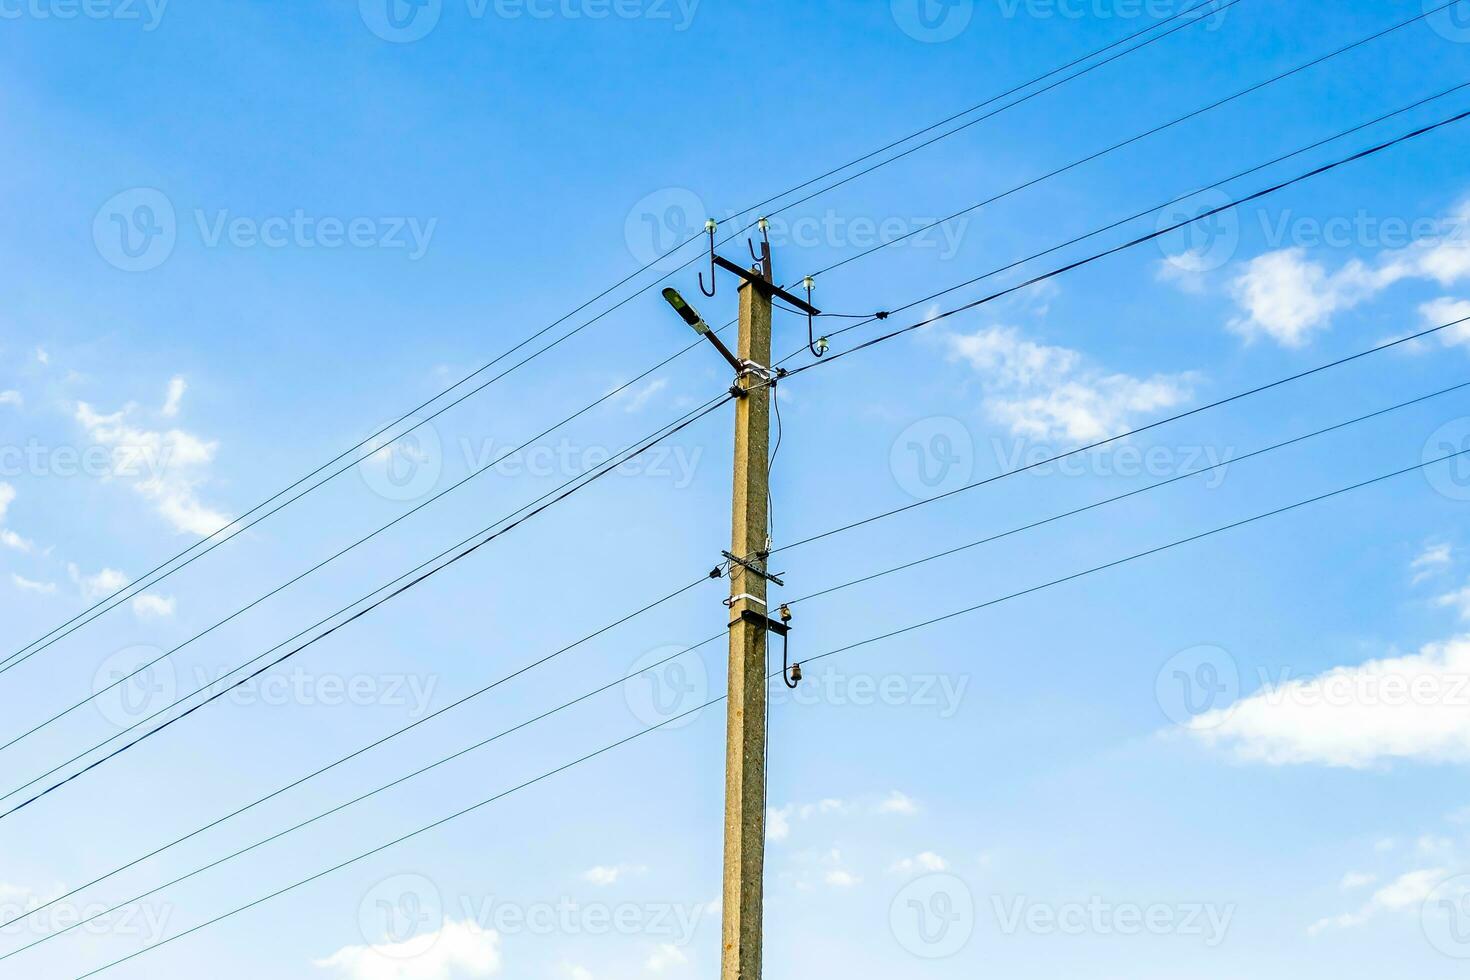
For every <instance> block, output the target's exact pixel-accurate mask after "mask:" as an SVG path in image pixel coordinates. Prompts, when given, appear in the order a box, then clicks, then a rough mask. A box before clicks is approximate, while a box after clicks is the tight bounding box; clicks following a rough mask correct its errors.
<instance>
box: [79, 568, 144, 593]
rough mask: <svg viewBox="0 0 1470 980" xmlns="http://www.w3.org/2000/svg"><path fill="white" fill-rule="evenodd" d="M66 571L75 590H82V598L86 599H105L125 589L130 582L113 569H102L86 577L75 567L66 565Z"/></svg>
mask: <svg viewBox="0 0 1470 980" xmlns="http://www.w3.org/2000/svg"><path fill="white" fill-rule="evenodd" d="M66 571H67V574H68V575H70V576H71V580H72V582H74V583H75V584H76V586H77V588H79V589H81V590H82V596H83V597H84V598H87V599H105V598H106V597H108V596H110V595H112V594H113V593H115V592H117V591H119V590H120V589H124V588H126V587H127V585H128V583H129V582H130V581H132V580H131V579H129V578H128V577H127V576H126V575H124V574H123V573H122V572H119V571H118V570H117V569H115V568H104V569H102V571H100V572H97V573H96V574H95V575H87V574H86V573H84V572H83V571H82V570H81V569H80V568H78V567H77V566H76V565H67V566H66Z"/></svg>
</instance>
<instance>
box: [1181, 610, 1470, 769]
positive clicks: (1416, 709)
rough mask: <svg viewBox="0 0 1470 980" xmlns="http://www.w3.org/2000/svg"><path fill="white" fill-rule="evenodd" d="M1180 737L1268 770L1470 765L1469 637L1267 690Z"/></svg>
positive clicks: (1200, 720)
mask: <svg viewBox="0 0 1470 980" xmlns="http://www.w3.org/2000/svg"><path fill="white" fill-rule="evenodd" d="M1189 731H1190V732H1191V733H1192V734H1193V735H1194V736H1195V737H1196V738H1198V739H1199V740H1201V741H1202V742H1205V743H1206V744H1209V745H1213V746H1222V747H1228V748H1230V749H1232V750H1233V751H1234V753H1235V755H1236V756H1237V757H1239V758H1240V759H1241V760H1243V761H1248V762H1258V763H1264V764H1267V765H1275V766H1281V765H1301V764H1313V763H1315V764H1320V765H1326V766H1337V767H1346V768H1355V769H1357V768H1364V767H1367V766H1371V765H1375V764H1380V763H1385V762H1388V761H1391V760H1394V759H1414V760H1419V761H1424V762H1456V763H1464V762H1470V636H1462V637H1457V638H1455V639H1452V640H1449V641H1447V642H1444V643H1435V644H1430V645H1428V646H1425V647H1424V648H1423V649H1422V650H1421V651H1420V652H1419V653H1417V654H1411V655H1408V656H1402V657H1394V658H1389V659H1384V660H1374V661H1369V662H1367V663H1364V664H1361V665H1359V666H1356V667H1338V668H1335V669H1333V670H1330V671H1328V672H1327V673H1325V674H1322V675H1320V676H1317V677H1310V678H1303V679H1300V680H1287V681H1284V682H1282V683H1279V684H1275V685H1272V686H1270V687H1267V688H1265V689H1263V690H1261V691H1259V692H1257V693H1256V694H1254V695H1252V696H1250V697H1248V698H1246V699H1244V700H1242V701H1239V702H1237V703H1236V704H1234V705H1232V706H1229V707H1225V708H1221V709H1217V710H1215V711H1211V712H1207V713H1206V714H1203V715H1200V716H1199V717H1197V718H1195V719H1194V720H1193V721H1192V722H1191V723H1190V726H1189Z"/></svg>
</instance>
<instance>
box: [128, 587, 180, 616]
mask: <svg viewBox="0 0 1470 980" xmlns="http://www.w3.org/2000/svg"><path fill="white" fill-rule="evenodd" d="M133 614H134V615H135V616H137V617H138V618H139V619H165V618H167V617H169V616H172V615H173V614H174V598H173V596H162V595H151V594H148V593H144V594H143V595H138V596H134V597H133Z"/></svg>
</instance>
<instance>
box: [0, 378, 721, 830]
mask: <svg viewBox="0 0 1470 980" xmlns="http://www.w3.org/2000/svg"><path fill="white" fill-rule="evenodd" d="M732 397H733V396H731V395H728V394H726V395H721V396H720V397H718V398H716V399H715V400H713V401H712V402H709V403H707V404H706V405H705V406H702V407H701V408H698V409H695V410H694V411H693V412H691V413H689V414H688V415H687V416H686V417H685V418H684V420H683V421H681V422H679V423H678V424H677V425H674V426H673V427H672V428H668V427H666V431H664V432H662V434H660V435H658V436H655V437H653V438H652V439H650V440H649V441H647V442H644V443H643V445H641V446H639V447H638V448H637V449H634V450H632V451H631V453H628V454H627V455H626V456H625V457H624V458H622V459H618V456H619V455H623V454H617V455H614V456H613V457H612V458H611V459H609V460H608V461H607V462H605V463H604V464H602V466H600V467H596V468H594V469H593V470H591V471H589V473H586V474H581V475H579V476H577V477H573V478H572V479H571V480H568V481H567V482H566V483H563V484H562V485H561V486H560V487H558V488H556V489H555V490H553V491H550V492H549V493H548V494H546V495H544V496H543V497H542V498H540V499H541V500H542V501H543V502H542V503H540V504H539V506H537V507H535V508H534V509H532V510H529V511H526V512H525V513H524V514H522V515H521V516H520V517H518V518H516V519H515V520H514V521H512V522H510V523H509V524H505V525H504V526H501V527H497V528H496V529H495V530H493V531H489V532H488V533H486V534H485V535H484V536H483V537H480V539H479V540H478V541H475V542H474V543H473V544H471V545H469V546H468V547H465V548H463V549H462V550H460V551H458V552H456V553H455V554H454V555H452V556H451V557H449V558H448V559H447V560H446V561H444V562H443V563H441V564H439V565H436V566H435V567H433V568H430V569H428V570H427V571H424V572H421V573H420V574H418V575H417V576H416V577H414V578H412V579H409V581H407V582H405V583H404V584H402V585H399V586H397V587H395V588H392V589H391V591H388V592H387V593H386V594H384V595H382V596H380V597H379V598H377V599H374V600H372V601H371V602H370V603H369V604H368V605H366V606H364V607H363V608H361V609H359V610H357V611H355V612H353V613H351V614H350V615H348V616H346V618H345V619H343V620H341V621H340V622H337V623H335V624H333V625H332V626H330V627H328V628H327V629H326V630H324V631H322V632H321V633H318V634H317V635H315V636H313V637H311V638H310V639H308V640H306V641H305V642H303V643H301V644H300V645H298V646H296V647H294V648H293V649H291V650H288V651H287V652H286V653H284V654H282V655H281V656H279V657H277V658H276V659H274V660H272V661H270V662H268V663H266V664H264V665H263V666H261V667H259V668H257V669H256V670H254V671H253V672H251V673H249V674H247V675H245V676H244V677H242V678H240V679H239V680H238V681H235V682H234V683H232V684H230V685H229V686H227V687H224V688H221V689H220V690H218V691H216V692H214V693H213V694H210V695H209V696H208V697H207V698H205V699H204V700H203V701H201V702H199V703H198V704H195V705H193V706H191V707H189V708H188V709H187V710H185V711H184V712H182V713H181V714H179V715H176V716H174V717H173V718H170V719H168V720H167V721H165V722H163V723H162V724H160V725H159V726H157V727H156V728H152V729H150V730H148V731H147V732H144V733H143V734H142V735H140V736H138V737H137V738H136V739H134V740H132V741H131V742H127V743H125V744H123V745H121V746H119V747H118V748H116V749H114V750H112V751H111V752H109V753H107V754H106V755H103V756H101V757H100V758H98V759H96V760H94V761H92V762H90V763H88V764H87V765H85V766H83V767H82V768H80V769H78V770H76V771H75V772H72V773H70V774H69V775H67V776H65V777H64V778H62V779H60V780H58V781H57V782H55V783H52V784H50V785H49V786H47V787H46V788H45V789H43V790H41V791H40V792H38V793H36V794H34V795H32V796H30V797H29V798H27V799H25V800H24V801H23V802H21V803H18V804H16V805H15V806H13V807H10V808H9V809H7V810H5V811H4V812H3V813H0V821H3V820H5V819H6V818H8V817H10V816H12V815H14V814H15V813H17V812H19V811H20V810H23V809H25V808H26V807H28V806H30V805H31V804H32V803H35V802H36V801H37V800H40V799H42V798H44V797H46V796H49V795H50V794H51V793H54V792H55V791H56V790H58V789H60V788H61V787H63V786H65V785H67V784H68V783H71V782H73V781H74V780H76V779H78V778H80V777H81V776H83V775H84V774H86V773H88V772H91V771H92V770H94V769H96V768H98V767H99V766H102V765H104V764H105V763H107V762H109V761H111V760H112V759H115V758H117V757H118V756H120V755H122V754H123V753H124V752H127V751H128V750H130V749H132V748H133V747H135V746H137V745H138V744H140V743H142V742H144V741H146V740H148V739H150V738H152V737H153V736H155V735H157V734H159V733H160V732H162V731H164V730H166V729H168V728H170V727H172V726H173V725H175V724H176V723H178V722H180V721H182V720H184V719H185V718H187V717H189V716H190V715H192V714H194V713H195V712H196V711H199V710H200V709H201V708H203V707H204V706H205V705H208V704H211V703H213V702H215V701H217V700H219V699H220V698H222V697H224V696H225V695H226V694H228V693H229V692H230V691H233V690H235V689H237V688H239V687H240V686H242V685H243V684H246V683H248V682H249V681H251V680H253V679H254V678H256V677H258V676H260V675H261V674H263V673H265V672H266V671H268V670H270V669H272V668H273V667H275V666H277V665H279V664H281V663H282V662H284V661H286V660H289V659H290V658H292V657H294V656H296V655H297V654H299V653H301V652H302V651H303V650H306V649H307V648H309V647H311V646H313V645H315V644H316V643H318V642H320V641H321V640H323V639H325V638H326V637H328V636H331V635H332V634H333V633H335V632H337V631H338V630H340V629H342V628H343V627H344V626H346V625H348V624H349V623H352V622H355V621H356V620H358V619H361V618H362V617H363V616H365V615H367V614H368V613H369V612H372V611H373V610H374V609H377V608H378V607H380V606H382V605H383V604H384V603H386V602H388V601H389V600H391V599H394V598H397V597H398V596H400V595H402V594H403V593H405V592H407V591H409V590H410V589H412V588H414V587H415V586H417V585H419V584H420V583H422V582H424V581H427V580H428V579H429V578H431V577H433V576H434V575H437V574H438V573H439V572H441V571H443V570H444V569H446V568H448V567H449V566H451V565H453V564H455V563H457V562H459V561H460V560H462V559H464V558H466V557H468V556H469V555H471V554H474V553H475V552H476V551H478V550H479V549H480V548H483V547H484V546H485V545H487V544H489V543H490V542H491V541H494V540H495V539H496V538H499V537H500V536H502V535H504V534H506V533H508V532H510V531H511V530H513V529H514V528H516V527H518V526H520V525H521V524H523V523H525V522H526V521H528V520H530V519H531V518H533V517H535V516H536V515H537V514H540V513H542V512H543V511H545V510H546V509H547V508H549V507H552V506H555V505H556V504H558V503H560V502H561V501H563V500H565V499H567V498H568V497H570V496H571V495H572V494H574V493H576V492H578V491H579V490H581V489H583V488H584V487H587V486H590V485H591V484H592V483H593V482H595V481H596V480H599V479H601V478H602V477H604V476H606V475H607V474H608V473H611V472H613V471H614V470H615V469H616V468H617V467H618V466H621V465H623V464H624V463H626V462H628V461H629V460H632V459H634V458H636V457H638V456H640V455H642V454H643V453H645V452H647V451H648V450H649V449H652V448H653V447H654V446H656V445H658V443H660V442H662V441H663V440H665V439H667V438H669V437H670V436H673V435H675V434H676V433H678V432H680V431H682V430H683V429H685V428H687V427H688V426H690V425H692V424H694V423H695V422H697V421H699V420H700V419H702V418H704V417H705V416H706V415H708V414H710V413H711V412H713V411H714V410H715V409H717V408H719V407H720V406H722V405H724V404H725V403H726V402H728V401H730V400H731V398H732ZM589 474H590V475H589ZM578 481H581V482H578ZM523 509H524V508H523ZM497 523H499V522H497ZM456 547H459V546H456ZM450 550H453V549H450ZM444 554H447V552H445V553H444ZM439 557H443V555H442V554H441V555H440V556H439ZM436 560H438V559H437V558H433V559H430V560H429V562H433V561H436ZM429 562H426V563H425V564H428V563H429ZM423 567H424V566H423V565H420V566H419V568H423ZM415 571H418V569H415ZM407 574H410V575H411V574H413V573H412V572H410V573H407ZM404 577H405V576H399V577H398V578H396V579H394V581H400V580H402V579H403V578H404ZM390 584H391V583H390ZM387 588H389V586H383V587H382V588H379V589H376V590H374V592H372V593H369V595H375V594H376V593H378V592H382V591H384V589H387ZM359 601H362V600H359ZM352 605H356V603H352V604H349V605H348V606H346V607H344V608H343V610H341V611H339V613H337V614H334V616H332V617H328V619H332V618H335V616H336V615H341V614H342V613H345V612H346V610H347V609H350V608H351V607H352ZM323 622H326V620H323ZM318 625H321V624H320V623H319V624H318ZM299 635H300V634H298V636H299ZM287 642H290V641H287ZM278 648H279V647H277V648H276V649H278ZM268 652H269V651H268ZM262 656H263V655H262ZM257 659H259V658H257ZM205 689H206V688H200V689H199V690H196V691H194V692H192V693H191V694H189V695H186V696H185V697H184V698H181V699H180V700H179V701H176V702H175V703H174V705H172V706H170V707H173V706H176V705H177V704H179V703H181V702H182V701H183V700H187V698H189V697H192V696H193V695H194V694H197V693H200V691H202V690H205ZM163 710H165V711H166V710H169V709H167V708H166V709H163ZM156 716H157V715H156V714H155V715H154V716H153V717H156ZM134 727H136V726H134ZM116 738H117V736H113V737H111V738H108V739H106V740H104V741H103V742H101V743H99V744H98V745H96V746H93V747H92V748H91V749H88V750H87V751H86V752H83V753H81V754H80V755H78V756H75V757H73V758H72V759H71V760H69V761H68V762H64V763H62V764H61V765H60V766H57V767H55V768H53V769H51V770H49V771H48V772H46V773H43V774H42V775H40V776H37V777H36V778H34V779H32V780H30V781H29V782H27V783H25V784H23V785H22V786H19V787H17V788H15V789H12V790H10V791H9V792H7V793H5V794H3V796H0V799H8V798H10V797H12V796H14V795H16V794H17V793H19V792H21V791H22V790H24V789H26V788H27V787H29V786H32V785H34V784H36V783H37V782H39V781H41V780H42V779H45V778H46V777H48V776H50V775H53V774H55V773H56V772H58V771H59V770H61V769H63V768H65V767H66V766H68V765H70V764H71V763H72V762H76V761H78V760H79V759H81V758H83V757H85V756H86V755H88V754H90V753H91V752H92V751H95V750H96V749H97V748H100V747H102V746H105V745H107V744H109V743H110V742H112V741H115V740H116Z"/></svg>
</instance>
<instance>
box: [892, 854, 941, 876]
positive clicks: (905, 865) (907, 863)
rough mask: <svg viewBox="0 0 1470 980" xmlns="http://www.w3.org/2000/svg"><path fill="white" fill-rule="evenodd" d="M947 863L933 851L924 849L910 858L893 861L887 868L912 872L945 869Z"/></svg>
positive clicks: (900, 872)
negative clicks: (891, 865)
mask: <svg viewBox="0 0 1470 980" xmlns="http://www.w3.org/2000/svg"><path fill="white" fill-rule="evenodd" d="M948 869H949V864H948V862H946V861H945V860H944V858H942V857H940V856H939V855H938V854H935V853H934V852H933V851H924V852H923V853H922V854H918V855H916V856H914V857H911V858H904V859H903V860H901V861H895V862H894V863H893V867H891V868H890V869H889V870H890V871H893V872H895V873H897V874H912V873H913V872H915V871H946V870H948Z"/></svg>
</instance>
